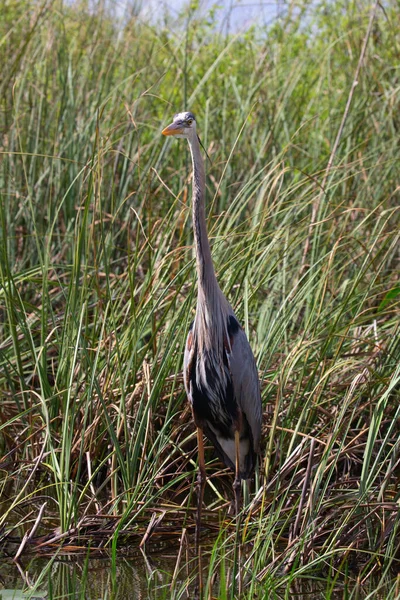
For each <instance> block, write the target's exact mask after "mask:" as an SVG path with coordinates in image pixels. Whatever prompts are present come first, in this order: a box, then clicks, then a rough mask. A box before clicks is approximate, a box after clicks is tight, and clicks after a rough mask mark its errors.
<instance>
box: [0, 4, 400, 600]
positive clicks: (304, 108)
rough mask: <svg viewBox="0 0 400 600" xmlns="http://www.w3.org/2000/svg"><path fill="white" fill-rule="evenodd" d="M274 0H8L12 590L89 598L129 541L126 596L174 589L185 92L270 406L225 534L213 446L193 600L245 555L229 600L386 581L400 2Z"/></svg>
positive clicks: (6, 226)
mask: <svg viewBox="0 0 400 600" xmlns="http://www.w3.org/2000/svg"><path fill="white" fill-rule="evenodd" d="M285 7H286V9H285V10H283V11H282V13H281V15H280V18H279V19H277V20H276V21H275V22H273V23H271V25H270V27H269V28H268V29H265V28H263V29H261V28H257V26H254V27H252V28H248V29H246V30H245V31H237V32H236V33H231V34H229V35H228V34H226V33H220V32H219V30H218V27H217V26H216V22H215V18H216V13H215V11H213V10H212V11H210V13H209V14H208V15H206V16H203V17H201V18H200V17H199V16H198V13H197V11H196V7H195V6H192V7H191V8H189V9H188V10H186V11H184V12H183V13H182V15H181V16H180V17H179V18H178V19H174V20H173V19H172V17H170V16H168V15H165V19H164V20H162V22H161V20H160V21H159V22H158V23H157V24H153V23H149V22H144V21H143V20H141V19H140V18H138V16H137V15H136V13H135V9H134V7H133V8H132V12H131V15H130V17H129V18H125V19H124V20H123V21H122V20H121V18H120V17H118V14H115V13H114V12H113V10H112V9H111V8H110V7H107V6H106V5H104V3H103V2H102V1H101V0H99V1H98V3H97V2H96V0H95V1H94V2H93V3H90V4H89V3H87V2H84V1H82V2H80V1H76V0H73V1H71V2H67V3H63V2H61V1H60V0H40V1H35V2H33V1H31V2H28V1H27V0H6V2H3V4H2V8H1V12H2V15H1V19H0V40H1V44H0V64H1V67H0V132H1V139H0V365H1V368H0V395H1V402H0V494H1V499H0V503H1V504H0V553H1V557H2V558H3V559H4V561H5V562H6V561H7V560H12V559H14V558H16V557H17V559H18V561H17V565H19V563H22V565H23V567H21V573H22V574H23V575H24V577H25V579H24V582H23V584H22V583H21V585H20V586H19V587H21V588H22V585H23V586H24V589H25V592H26V597H29V596H30V595H31V596H32V597H37V596H38V590H39V591H40V590H41V589H43V586H45V588H46V597H48V598H56V597H62V598H65V597H67V596H66V595H65V594H66V593H67V592H66V591H65V590H68V594H70V595H71V597H76V594H78V593H79V596H80V597H85V598H90V597H92V596H91V592H90V589H89V588H90V586H89V584H88V581H89V578H88V574H89V573H93V569H95V566H94V565H96V564H97V563H95V562H92V561H93V560H95V561H96V560H100V559H101V558H104V557H107V559H108V560H110V570H109V575H108V577H109V580H108V581H109V585H108V584H107V586H108V587H107V586H105V587H104V588H102V589H103V590H104V593H103V592H102V593H103V597H104V598H106V597H107V598H108V597H115V598H118V586H119V583H118V581H121V580H119V579H118V577H119V575H120V571H119V570H118V569H119V567H118V566H117V565H119V564H121V561H124V560H125V558H124V557H126V556H129V557H130V559H132V557H134V558H133V560H134V561H137V563H138V564H139V562H140V564H143V570H142V571H141V576H140V577H139V578H138V579H135V578H133V579H135V586H139V587H137V589H138V590H139V591H138V592H137V594H138V597H140V596H139V595H140V594H142V595H143V597H146V594H147V595H148V597H151V598H174V599H175V598H176V599H178V598H187V597H191V594H192V591H191V590H192V589H193V588H192V585H193V581H194V579H195V571H196V569H195V567H194V565H196V564H197V563H196V559H195V556H194V554H193V533H194V517H195V507H196V502H195V494H194V490H195V483H196V460H197V452H196V435H195V429H194V425H193V423H192V419H191V414H190V410H189V407H188V405H187V402H186V399H185V395H184V391H183V381H182V373H181V369H182V359H183V347H184V343H185V338H186V333H187V331H188V327H189V324H190V322H191V320H192V318H193V308H194V306H195V294H196V287H195V269H194V259H193V248H192V243H193V239H192V231H191V212H190V197H191V185H190V160H189V155H188V151H187V149H186V147H183V144H179V143H176V142H175V143H174V142H173V141H172V143H171V141H170V140H165V138H163V137H162V136H161V130H162V128H163V127H164V126H165V125H166V124H167V123H169V122H170V120H171V115H172V114H173V113H174V112H178V111H180V110H182V109H183V108H187V109H190V110H193V112H194V113H195V114H196V118H197V121H198V128H199V132H200V135H201V138H202V142H203V144H204V146H205V148H206V149H207V152H208V154H209V156H210V161H208V162H207V203H208V211H209V216H208V227H209V234H210V238H211V242H212V251H213V258H214V262H215V267H216V272H217V275H218V279H219V282H220V285H221V288H222V289H223V291H224V293H225V294H226V296H227V297H228V298H229V300H230V302H231V304H232V306H233V307H234V309H235V312H236V314H237V315H238V317H240V319H241V321H242V323H243V324H244V327H245V330H246V333H247V335H248V337H249V340H250V342H251V345H252V348H253V351H254V354H255V356H256V360H257V364H258V369H259V373H260V379H261V387H262V399H263V406H264V424H263V443H262V453H261V457H260V465H259V470H258V472H257V474H256V476H255V480H254V481H253V483H252V484H251V487H250V494H249V495H248V497H247V498H246V502H245V506H244V508H243V518H242V524H241V528H240V531H239V532H237V531H236V528H235V524H234V522H232V517H231V515H230V514H229V508H230V504H231V500H232V491H231V484H232V474H231V473H230V472H229V471H228V470H227V469H224V468H223V465H221V464H220V463H219V462H218V461H217V460H216V459H215V457H214V455H213V453H212V450H211V448H208V449H207V473H208V475H209V479H208V482H207V488H206V496H205V507H204V512H203V519H204V533H203V543H204V549H203V557H202V560H203V570H204V584H205V588H204V597H205V598H211V597H212V596H214V597H218V598H219V599H221V600H225V599H228V598H229V599H231V600H233V598H235V597H239V596H238V591H237V586H235V585H232V581H234V580H235V576H236V575H237V574H238V572H239V571H240V577H241V579H242V582H243V590H242V593H241V594H240V597H241V598H248V599H249V600H250V599H253V598H260V599H261V598H268V599H269V598H293V597H298V598H301V597H302V594H303V597H304V598H307V597H310V595H307V594H306V592H307V589H308V588H307V586H311V585H315V586H317V587H316V588H315V590H317V591H316V592H315V594H320V596H318V595H314V596H313V597H315V598H316V597H321V598H332V599H334V598H338V597H340V598H354V599H356V598H367V597H370V598H377V597H379V595H381V596H382V597H384V598H387V599H390V600H392V599H395V598H400V580H399V579H398V578H397V579H396V574H397V572H398V570H399V559H400V549H399V544H400V531H399V515H400V513H399V506H400V491H399V477H400V466H399V461H400V437H399V417H400V403H399V396H400V360H399V359H400V336H399V313H400V310H399V309H400V305H399V300H400V282H399V259H400V253H399V237H400V227H399V224H400V214H399V211H400V203H399V182H400V166H399V165H400V144H399V131H400V96H399V64H400V38H399V35H398V23H399V20H400V9H399V6H398V3H397V2H396V1H395V0H388V1H387V2H383V3H381V4H379V3H366V2H363V1H361V0H359V1H358V0H333V1H331V2H308V1H307V0H297V1H294V2H291V3H288V4H285ZM185 146H186V145H185ZM237 536H238V537H239V540H240V544H241V547H242V561H241V563H240V565H239V564H238V562H237V561H235V557H236V554H235V545H236V544H235V539H236V537H237ZM140 547H141V549H140ZM160 552H161V553H163V554H165V553H168V556H169V557H172V558H171V559H169V560H168V561H161V562H157V560H158V559H157V558H156V557H157V556H158V557H159V556H160ZM142 553H143V554H142ZM71 555H73V557H74V560H77V559H80V561H81V562H80V563H79V565H80V567H79V577H78V575H75V576H72V575H71V574H70V571H69V569H68V568H67V567H65V564H66V562H65V561H68V560H71V558H70V557H71ZM139 556H140V558H139ZM135 557H136V558H135ZM38 560H40V561H44V562H42V563H41V565H42V566H41V568H40V570H39V571H38V570H37V569H36V567H32V573H35V574H36V575H35V577H33V576H31V578H30V577H29V565H31V564H32V565H34V564H35V561H38ZM59 560H62V561H64V562H61V563H56V561H59ZM154 561H155V563H154ZM5 562H4V563H3V564H5ZM130 564H132V563H130ZM154 564H156V566H154ZM15 568H17V567H15ZM127 568H130V567H127ZM121 569H122V567H121ZM27 573H28V576H27ZM161 573H162V574H161ZM1 577H2V578H3V579H2V585H3V586H4V587H18V586H17V584H16V583H12V584H8V583H7V582H6V577H5V576H4V575H3V574H2V575H1ZM74 577H75V579H76V578H78V579H79V586H78V585H77V587H75V588H74V587H73V586H74ZM13 581H14V580H13ZM21 581H22V580H21ZM68 581H69V582H70V587H68V586H66V583H65V582H68ZM305 581H306V583H304V582H305ZM82 582H83V583H82ZM310 582H311V583H310ZM312 582H314V583H312ZM124 585H125V583H124ZM132 585H133V584H132ZM85 586H86V587H85ZM304 586H305V587H304ZM94 589H95V591H94V592H93V594H94V595H93V597H99V593H100V592H99V589H100V588H94ZM121 589H122V588H121V587H120V591H121ZM134 589H135V590H136V587H135V588H134ZM76 590H79V592H77V591H76ZM132 590H133V588H132ZM293 590H295V591H293ZM296 590H298V591H296ZM133 593H135V594H136V591H135V592H133V591H132V594H133ZM338 594H339V596H338ZM35 595H36V596H35Z"/></svg>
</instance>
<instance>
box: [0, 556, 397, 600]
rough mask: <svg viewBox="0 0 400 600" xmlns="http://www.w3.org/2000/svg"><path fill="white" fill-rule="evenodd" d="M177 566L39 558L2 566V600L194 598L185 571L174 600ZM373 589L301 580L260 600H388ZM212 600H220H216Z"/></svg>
mask: <svg viewBox="0 0 400 600" xmlns="http://www.w3.org/2000/svg"><path fill="white" fill-rule="evenodd" d="M175 565H176V557H174V556H170V555H167V554H164V555H157V556H155V557H154V556H152V557H151V558H148V557H146V556H144V555H135V556H133V557H132V556H131V557H126V556H124V557H119V558H117V559H116V561H115V562H114V563H113V561H111V560H110V558H87V559H82V558H80V559H77V557H76V556H63V557H58V558H57V559H55V558H43V557H36V558H31V559H30V560H25V561H23V562H21V563H20V564H16V563H14V562H13V561H12V560H8V559H7V560H3V561H2V562H1V563H0V600H12V599H13V600H25V599H28V598H33V599H34V600H42V599H45V600H52V599H68V598H74V599H75V598H76V599H78V598H79V599H85V600H94V599H96V600H100V599H101V600H106V599H112V600H128V599H129V600H130V599H132V600H136V599H138V600H142V599H149V600H150V599H151V600H154V599H163V598H165V599H171V598H193V589H187V590H186V591H185V586H184V581H183V578H184V577H185V573H184V571H185V570H186V569H185V568H184V569H183V571H182V578H181V579H179V577H178V578H177V581H176V584H175V590H176V591H178V590H180V591H181V593H180V594H179V593H178V594H176V595H175V594H174V592H173V590H171V583H170V582H171V580H172V576H173V573H174V569H175ZM186 573H187V571H186ZM352 587H354V584H353V586H352ZM327 589H328V590H329V591H327ZM371 589H373V586H372V587H369V589H359V590H358V591H357V592H356V593H354V589H353V590H351V589H349V588H346V587H345V586H343V585H338V586H337V588H336V589H335V590H334V591H333V592H332V591H331V585H328V582H323V581H314V580H304V579H301V580H300V579H299V580H297V581H295V582H294V583H293V584H292V585H291V586H290V588H287V587H286V586H282V587H281V588H279V592H273V593H272V594H271V592H269V591H267V590H266V592H265V595H264V596H257V600H258V599H259V600H320V599H321V600H323V599H328V598H329V600H342V599H345V598H346V599H347V598H349V599H350V598H351V599H353V598H354V600H355V599H356V598H357V600H361V599H364V598H374V600H380V599H381V598H382V599H383V598H386V595H385V593H384V592H383V591H382V592H380V593H375V594H373V595H371ZM244 595H246V594H244ZM391 597H392V596H391ZM213 600H217V598H216V597H215V596H214V597H213Z"/></svg>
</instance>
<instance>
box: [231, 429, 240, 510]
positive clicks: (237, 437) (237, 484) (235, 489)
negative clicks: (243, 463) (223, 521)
mask: <svg viewBox="0 0 400 600" xmlns="http://www.w3.org/2000/svg"><path fill="white" fill-rule="evenodd" d="M235 459H236V460H235V480H234V482H233V492H234V495H235V512H236V515H238V514H239V511H240V491H241V481H240V432H239V430H238V429H236V431H235Z"/></svg>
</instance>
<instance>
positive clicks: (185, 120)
mask: <svg viewBox="0 0 400 600" xmlns="http://www.w3.org/2000/svg"><path fill="white" fill-rule="evenodd" d="M162 134H163V135H175V136H176V137H178V138H190V137H191V136H192V135H196V119H195V118H194V114H193V113H191V112H181V113H178V114H176V115H175V116H174V120H173V121H172V123H171V125H168V127H166V128H165V129H163V130H162Z"/></svg>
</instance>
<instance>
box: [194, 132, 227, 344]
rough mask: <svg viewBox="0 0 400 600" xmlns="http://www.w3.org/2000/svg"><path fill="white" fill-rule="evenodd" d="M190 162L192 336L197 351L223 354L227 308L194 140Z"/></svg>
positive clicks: (198, 154)
mask: <svg viewBox="0 0 400 600" xmlns="http://www.w3.org/2000/svg"><path fill="white" fill-rule="evenodd" d="M189 145H190V151H191V154H192V161H193V231H194V243H195V250H196V267H197V277H198V291H197V309H196V318H195V327H194V330H193V331H194V333H195V335H196V336H197V341H198V343H199V348H200V350H201V351H202V350H204V349H208V350H213V351H217V352H219V351H222V348H223V339H224V331H225V327H226V325H225V323H226V319H224V318H223V317H224V315H228V313H229V312H230V306H229V304H228V302H227V300H226V298H225V296H224V295H223V293H222V292H221V290H220V287H219V285H218V282H217V279H216V277H215V272H214V265H213V262H212V258H211V250H210V242H209V241H208V236H207V225H206V215H205V202H204V190H205V173H204V163H203V159H202V156H201V153H200V144H199V141H198V139H197V136H196V137H195V139H193V140H190V141H189Z"/></svg>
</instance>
